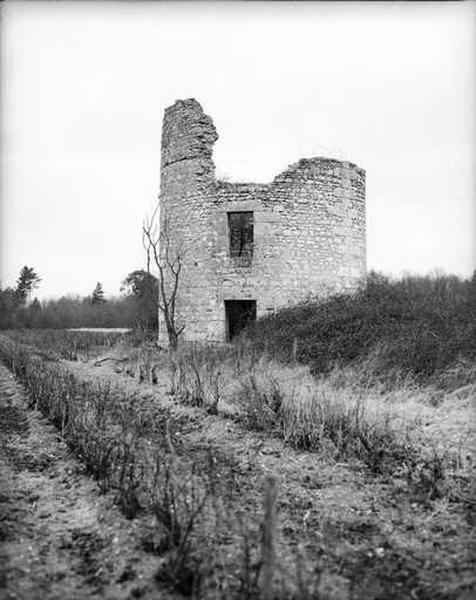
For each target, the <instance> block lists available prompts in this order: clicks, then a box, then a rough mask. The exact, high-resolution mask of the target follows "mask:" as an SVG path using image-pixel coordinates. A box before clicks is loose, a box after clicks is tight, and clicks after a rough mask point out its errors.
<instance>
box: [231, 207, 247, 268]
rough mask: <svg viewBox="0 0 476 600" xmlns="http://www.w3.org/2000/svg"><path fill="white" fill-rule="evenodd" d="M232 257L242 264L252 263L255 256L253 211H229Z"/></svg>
mask: <svg viewBox="0 0 476 600" xmlns="http://www.w3.org/2000/svg"><path fill="white" fill-rule="evenodd" d="M228 231H229V232H230V257H231V258H233V259H237V260H238V262H239V263H240V264H243V266H247V265H249V264H251V259H252V257H253V213H252V212H229V213H228Z"/></svg>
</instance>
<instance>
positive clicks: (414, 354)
mask: <svg viewBox="0 0 476 600" xmlns="http://www.w3.org/2000/svg"><path fill="white" fill-rule="evenodd" d="M247 336H248V337H250V338H251V340H252V342H253V345H255V346H258V347H259V348H260V349H262V350H267V351H268V352H269V353H270V354H271V355H273V356H275V357H276V358H279V359H281V360H292V359H293V358H296V359H298V360H299V361H301V362H304V363H306V364H309V365H310V367H311V369H312V371H313V372H314V373H325V372H328V371H329V370H330V369H331V368H332V367H334V366H335V365H336V364H340V365H345V364H348V363H351V362H355V361H359V360H361V359H366V360H368V357H369V356H370V355H373V356H374V359H375V360H374V366H375V375H377V376H379V375H380V376H387V375H388V374H389V372H390V371H396V370H398V371H399V372H400V373H409V374H411V375H414V376H416V377H418V378H421V379H424V378H426V377H428V376H431V375H434V374H436V373H437V372H440V371H441V370H443V369H445V368H447V367H449V366H450V365H452V364H453V363H455V361H456V360H457V359H474V358H475V357H476V280H475V279H474V278H473V280H472V281H469V280H461V279H459V278H457V277H455V276H435V277H410V276H408V277H405V278H403V279H401V280H396V281H392V280H390V279H389V278H387V277H384V276H382V275H378V274H375V273H371V274H370V276H369V278H368V282H367V285H366V287H365V288H364V289H362V290H360V291H359V292H357V293H355V294H353V295H340V296H335V297H333V298H330V299H329V300H327V301H322V302H318V301H309V302H306V303H303V304H301V305H299V306H296V307H293V308H288V309H285V310H282V311H280V312H278V313H277V314H276V315H274V316H270V317H267V318H265V319H262V320H260V321H258V322H257V323H256V325H255V326H254V327H253V328H251V329H249V330H248V331H247Z"/></svg>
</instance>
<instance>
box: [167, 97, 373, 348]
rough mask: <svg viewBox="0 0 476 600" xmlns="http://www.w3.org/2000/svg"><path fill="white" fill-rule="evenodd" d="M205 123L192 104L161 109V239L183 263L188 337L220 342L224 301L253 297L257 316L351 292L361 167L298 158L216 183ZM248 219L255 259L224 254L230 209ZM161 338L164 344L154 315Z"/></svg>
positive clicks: (361, 207) (362, 245) (361, 270)
mask: <svg viewBox="0 0 476 600" xmlns="http://www.w3.org/2000/svg"><path fill="white" fill-rule="evenodd" d="M217 139H218V134H217V132H216V129H215V126H214V124H213V121H212V120H211V118H210V117H209V116H207V115H205V114H204V112H203V109H202V107H201V106H200V104H199V103H198V102H197V101H196V100H195V99H188V100H178V101H176V102H175V104H174V105H173V106H170V107H168V108H167V109H166V110H165V114H164V121H163V129H162V161H161V181H160V226H161V233H162V235H165V236H167V237H168V239H169V240H170V249H169V254H170V256H171V257H173V256H174V255H176V253H177V252H179V253H180V256H182V257H183V267H182V272H181V274H180V280H179V287H178V294H177V309H176V321H177V324H178V326H182V325H184V326H185V328H184V331H183V333H182V336H181V339H183V340H185V341H221V342H223V341H226V340H227V336H228V334H227V323H226V315H225V301H226V300H256V310H257V317H262V316H264V315H267V314H269V313H272V312H273V311H275V310H276V309H279V308H281V307H284V306H288V305H291V304H296V303H298V302H300V301H303V300H305V299H307V298H309V297H310V296H326V295H329V294H333V293H337V292H343V291H352V290H355V289H356V288H357V287H358V286H359V285H360V284H361V282H362V281H363V279H364V278H365V275H366V233H365V171H364V170H363V169H361V168H359V167H357V166H356V165H355V164H353V163H350V162H345V161H339V160H334V159H329V158H321V157H319V158H309V159H302V160H300V161H299V162H297V163H296V164H293V165H291V166H290V167H288V168H287V169H286V170H285V171H284V172H283V173H280V174H279V175H277V176H276V177H275V178H274V179H273V181H272V182H271V183H269V184H256V183H230V182H225V181H219V180H217V179H216V177H215V165H214V163H213V158H212V154H213V144H214V143H215V142H216V140H217ZM239 211H247V212H249V211H251V212H252V213H253V251H252V259H251V261H249V260H241V258H240V257H236V256H234V255H233V253H232V252H230V232H229V217H228V214H227V213H229V212H239ZM159 341H160V343H163V344H167V333H166V330H165V324H164V322H163V319H160V326H159Z"/></svg>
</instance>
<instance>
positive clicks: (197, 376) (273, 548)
mask: <svg viewBox="0 0 476 600" xmlns="http://www.w3.org/2000/svg"><path fill="white" fill-rule="evenodd" d="M0 345H1V348H2V354H3V359H4V360H5V361H6V362H7V363H8V364H9V366H10V367H11V368H12V369H14V370H15V371H16V373H17V375H18V377H19V378H20V379H21V380H22V381H23V383H24V384H25V385H26V387H27V389H28V390H29V393H30V397H31V402H32V405H36V406H37V407H38V408H40V409H41V410H42V411H43V412H45V413H46V414H47V415H49V416H50V418H51V419H52V420H53V421H54V422H55V423H56V425H57V426H58V427H59V428H60V430H61V431H62V433H63V435H64V436H65V438H66V439H67V440H68V442H69V443H70V445H71V446H72V447H73V448H74V449H75V451H76V452H77V453H78V454H80V455H81V456H82V458H83V460H84V461H85V462H86V464H88V466H89V468H90V470H91V472H92V473H93V474H94V476H95V477H96V478H97V479H98V482H99V484H100V486H101V489H103V491H107V490H111V491H112V492H114V493H115V494H116V497H117V502H118V503H119V505H120V506H121V507H122V509H123V510H124V512H125V513H126V514H127V515H129V516H130V517H131V518H137V519H148V521H147V522H148V523H149V524H150V525H149V526H148V527H147V528H146V533H145V534H144V540H143V543H144V544H146V545H147V546H148V548H149V549H150V551H151V552H153V553H155V554H156V555H157V561H158V563H157V579H159V580H160V581H162V582H164V581H165V582H166V583H168V584H169V585H170V586H171V588H173V589H175V590H177V591H179V592H180V593H182V594H185V595H190V596H195V597H203V598H235V597H236V598H260V597H261V598H266V597H268V598H271V597H273V598H296V599H298V598H319V599H321V600H323V599H327V600H337V599H338V598H343V599H346V600H350V599H354V598H355V599H361V598H362V599H363V598H365V599H367V598H369V599H373V600H377V599H378V598H382V597H385V598H392V597H393V598H402V597H412V594H413V596H414V597H418V598H420V599H428V600H429V599H430V598H432V599H433V598H454V599H455V600H456V598H458V597H461V593H463V592H462V591H464V590H465V589H469V588H470V587H471V585H473V584H474V579H471V577H470V575H469V571H468V569H469V568H467V567H466V566H465V565H469V564H472V563H471V560H470V558H469V554H468V556H467V555H466V554H465V552H466V550H465V547H466V546H468V543H469V542H468V541H469V539H470V534H471V533H470V532H471V528H472V525H473V524H474V517H473V516H472V515H473V512H474V511H473V509H474V504H473V501H472V496H471V493H470V484H471V477H472V464H471V463H470V461H469V460H466V459H465V456H466V454H465V453H467V447H466V446H464V443H463V442H462V441H461V440H460V438H461V436H462V435H463V436H464V433H465V431H466V432H468V433H469V431H470V429H471V423H470V422H467V419H466V422H464V423H463V422H462V421H463V420H464V419H463V418H462V417H459V416H458V415H461V414H463V413H464V411H467V412H466V413H464V414H466V416H467V415H469V412H470V410H471V402H472V400H473V398H474V382H473V383H472V380H471V377H469V381H468V378H466V379H465V377H464V373H463V367H461V366H460V367H459V372H458V374H457V378H458V381H460V382H462V381H464V385H456V384H454V385H453V387H454V389H453V391H452V392H451V393H448V392H443V396H441V395H439V392H440V391H441V390H438V389H436V388H435V387H427V388H424V387H421V386H418V385H417V384H416V383H415V382H414V381H413V380H412V379H411V378H408V377H407V378H404V377H402V378H401V380H400V384H399V385H394V386H393V387H392V389H391V390H388V389H386V388H385V386H382V385H380V384H378V382H377V383H376V382H374V383H372V378H371V376H370V375H369V374H371V373H372V366H371V365H367V371H365V369H364V368H363V367H364V365H360V366H361V368H360V369H356V368H355V367H353V368H351V367H348V368H346V369H339V370H335V371H332V372H330V373H329V374H327V375H326V376H323V377H319V378H317V379H316V378H315V377H313V376H312V375H311V373H310V371H309V369H308V368H307V367H304V366H302V365H287V366H283V365H281V364H279V363H277V362H275V361H273V360H271V359H269V358H268V357H266V355H261V356H259V355H257V354H253V350H252V349H250V351H247V350H245V349H243V347H238V348H228V349H213V348H199V347H192V348H189V349H185V348H184V349H182V350H181V352H180V353H179V354H178V355H177V356H175V357H173V362H171V363H169V359H168V358H167V357H166V356H164V355H162V354H158V353H157V351H156V350H154V348H153V347H152V346H147V347H146V348H145V350H144V352H143V353H141V351H140V349H135V350H133V351H132V352H133V353H135V354H134V356H133V357H132V360H131V362H132V363H133V364H134V371H135V374H136V377H135V378H134V379H129V380H128V381H129V382H131V385H130V386H129V390H136V391H135V392H134V391H128V392H126V391H124V388H123V387H122V386H120V385H118V386H117V387H116V386H115V385H107V384H105V383H92V382H89V381H84V380H83V379H81V378H80V377H79V376H77V375H72V371H71V370H70V369H69V367H68V366H66V365H62V364H59V363H55V362H52V361H50V362H48V361H47V360H46V359H45V358H44V357H38V356H37V357H35V356H33V354H32V350H31V348H28V349H26V350H25V349H22V348H21V347H20V346H19V344H18V342H15V343H12V344H9V343H8V341H6V340H5V339H2V340H1V342H0ZM123 351H125V348H122V349H121V352H123ZM141 368H142V372H143V373H144V376H143V378H142V380H141V378H140V376H139V375H140V372H141ZM154 368H156V369H157V370H158V371H156V372H158V376H159V379H160V380H161V381H162V382H166V385H167V387H168V389H169V392H171V395H169V396H168V397H167V398H168V400H167V402H164V401H163V400H161V399H159V398H158V397H157V399H156V403H154V404H150V403H149V404H147V402H145V401H144V397H143V394H142V393H141V392H140V390H149V393H150V394H154V393H156V392H155V390H156V389H158V386H155V387H154V386H150V387H149V386H148V385H147V382H150V383H152V372H153V370H154ZM93 370H94V369H93ZM76 371H78V369H77V370H76ZM113 373H114V371H113V369H112V368H111V370H110V374H111V376H114V375H113ZM145 373H148V376H146V375H145ZM449 376H450V375H448V377H449ZM451 377H452V381H453V382H455V380H456V378H455V376H454V374H453V375H451ZM132 384H133V385H132ZM159 387H160V386H159ZM435 395H436V399H435ZM152 397H153V396H152ZM187 415H190V419H191V421H190V424H189V423H188V421H187V420H186V416H187ZM199 418H200V419H201V420H202V424H198V427H200V428H203V429H205V428H206V427H209V428H210V431H213V432H215V433H213V434H212V433H210V434H209V435H208V436H203V438H202V437H200V434H199V433H193V432H195V431H196V429H197V419H199ZM227 422H230V423H232V424H233V427H234V428H236V429H233V431H236V434H235V435H236V437H235V438H234V441H233V440H232V436H231V433H230V432H231V431H232V430H231V429H230V430H228V428H227V426H226V423H227ZM450 424H451V427H448V426H449V425H450ZM463 425H464V428H465V430H463ZM189 427H190V433H189ZM247 432H256V433H247ZM213 436H215V440H214V441H212V442H211V443H210V444H211V445H210V444H208V442H207V443H205V441H204V440H205V439H207V440H209V439H210V438H211V437H213ZM199 440H200V442H199ZM245 440H246V442H245ZM256 440H269V441H268V442H266V443H267V444H268V445H269V446H270V447H271V452H276V453H277V454H278V455H279V456H280V458H277V459H276V460H275V461H274V462H273V461H272V460H271V459H270V463H269V464H271V465H274V467H273V468H274V469H277V465H279V468H280V469H283V473H282V477H281V478H279V481H278V480H277V479H273V478H272V479H271V480H267V478H266V475H264V474H263V473H262V472H261V471H260V469H259V468H258V466H255V461H257V460H259V461H262V460H263V457H262V456H261V454H260V452H259V450H257V451H256V452H257V454H256V457H255V458H253V457H252V456H251V455H249V453H248V455H247V459H246V461H247V462H246V463H241V462H240V460H239V458H240V453H244V452H245V449H246V448H247V447H248V446H247V444H249V443H253V444H254V443H256ZM446 440H448V443H446ZM449 440H451V444H450V443H449ZM232 442H233V445H232ZM261 443H264V442H259V444H261ZM259 444H258V446H257V447H258V448H259V447H261V446H260V445H259ZM310 453H312V454H310ZM293 461H294V462H293ZM293 464H295V465H296V466H295V468H294V467H293V466H292V465H293ZM311 469H313V470H311ZM307 473H308V474H309V475H307ZM263 475H264V476H263ZM308 476H309V478H310V479H309V481H307V479H306V477H308ZM267 481H268V483H267ZM297 482H299V484H298V483H297ZM276 490H277V493H276ZM261 495H263V500H262V499H261ZM316 498H317V499H318V500H316ZM310 499H312V501H311V500H310ZM435 543H437V544H438V545H439V546H438V549H435V548H436V547H435V546H434V544H435ZM468 552H469V550H468ZM435 573H436V575H435ZM457 573H459V575H456V574H457ZM270 574H271V575H270ZM458 578H459V579H458ZM460 580H461V581H460ZM270 581H271V583H270ZM459 581H460V582H459ZM392 590H393V592H392ZM392 594H393V595H392Z"/></svg>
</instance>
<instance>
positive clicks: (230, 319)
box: [225, 300, 256, 341]
mask: <svg viewBox="0 0 476 600" xmlns="http://www.w3.org/2000/svg"><path fill="white" fill-rule="evenodd" d="M225 314H226V330H227V340H228V341H230V340H232V339H233V338H234V337H235V336H237V335H238V334H239V333H240V332H241V331H242V329H244V328H245V327H246V326H247V325H249V324H250V323H252V322H253V321H256V300H225Z"/></svg>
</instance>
